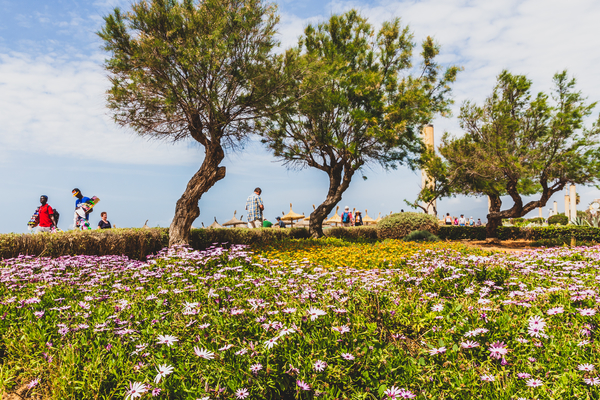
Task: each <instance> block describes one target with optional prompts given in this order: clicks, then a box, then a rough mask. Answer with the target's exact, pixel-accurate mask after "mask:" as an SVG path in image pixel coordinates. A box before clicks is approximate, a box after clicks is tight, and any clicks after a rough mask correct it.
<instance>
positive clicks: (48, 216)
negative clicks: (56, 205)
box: [35, 194, 56, 233]
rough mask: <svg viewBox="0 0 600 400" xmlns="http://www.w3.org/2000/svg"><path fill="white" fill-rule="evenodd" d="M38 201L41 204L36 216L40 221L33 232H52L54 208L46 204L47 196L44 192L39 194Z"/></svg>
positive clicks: (54, 222)
mask: <svg viewBox="0 0 600 400" xmlns="http://www.w3.org/2000/svg"><path fill="white" fill-rule="evenodd" d="M40 203H41V204H42V205H41V206H40V208H39V209H38V218H39V221H40V222H39V224H38V226H37V227H36V228H35V233H39V232H52V227H53V226H56V220H55V219H54V210H53V209H52V207H50V205H49V204H48V196H46V195H45V194H43V195H41V196H40Z"/></svg>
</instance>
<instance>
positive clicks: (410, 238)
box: [403, 231, 440, 242]
mask: <svg viewBox="0 0 600 400" xmlns="http://www.w3.org/2000/svg"><path fill="white" fill-rule="evenodd" d="M403 240H404V241H405V242H439V240H440V238H439V237H437V236H436V235H434V234H433V233H431V232H428V231H413V232H411V233H409V234H408V235H406V236H405V237H404V239H403Z"/></svg>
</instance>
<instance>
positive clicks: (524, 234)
mask: <svg viewBox="0 0 600 400" xmlns="http://www.w3.org/2000/svg"><path fill="white" fill-rule="evenodd" d="M324 233H325V236H328V237H335V238H340V239H346V240H354V241H376V240H377V233H378V231H377V228H375V227H372V226H363V227H353V228H331V229H325V230H324ZM498 236H499V238H500V239H501V240H515V239H526V240H531V241H541V242H544V241H546V243H549V244H551V243H563V242H564V243H570V240H571V237H572V236H574V237H575V239H576V240H577V241H580V242H588V243H590V242H596V243H600V228H594V227H591V226H547V227H534V228H519V227H506V226H504V227H499V228H498ZM191 237H192V240H191V243H190V245H191V246H192V247H193V248H195V249H205V248H206V247H209V246H210V245H212V244H214V243H231V244H265V243H273V242H276V241H281V240H285V239H290V238H293V239H304V238H308V237H309V234H308V229H306V228H286V229H272V228H261V229H194V230H192V232H191ZM438 237H439V238H440V239H442V240H463V239H474V240H484V239H485V227H483V226H474V227H468V226H445V225H444V226H440V229H439V233H438ZM168 243H169V231H168V229H167V228H151V229H110V230H101V231H96V230H95V231H87V232H81V231H68V232H60V233H39V234H35V235H32V234H15V233H9V234H0V259H3V258H13V257H17V256H19V255H20V254H22V255H31V256H47V257H58V256H63V255H112V254H115V255H126V256H128V257H130V258H132V259H140V260H143V259H145V258H146V256H147V255H149V254H154V253H156V252H158V251H159V250H161V249H162V248H164V247H166V246H167V245H168Z"/></svg>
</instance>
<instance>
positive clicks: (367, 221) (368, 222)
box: [362, 209, 377, 225]
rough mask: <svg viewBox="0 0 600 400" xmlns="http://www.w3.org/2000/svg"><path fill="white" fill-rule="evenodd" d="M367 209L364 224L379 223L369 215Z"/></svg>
mask: <svg viewBox="0 0 600 400" xmlns="http://www.w3.org/2000/svg"><path fill="white" fill-rule="evenodd" d="M367 211H368V210H366V209H365V216H364V217H363V219H362V220H363V224H365V225H375V224H376V223H377V221H375V220H374V219H373V218H371V217H369V214H367Z"/></svg>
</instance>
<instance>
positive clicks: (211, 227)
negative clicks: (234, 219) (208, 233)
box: [208, 217, 224, 229]
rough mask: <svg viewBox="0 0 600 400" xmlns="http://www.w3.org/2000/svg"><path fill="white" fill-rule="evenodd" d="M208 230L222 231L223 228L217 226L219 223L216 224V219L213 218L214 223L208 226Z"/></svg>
mask: <svg viewBox="0 0 600 400" xmlns="http://www.w3.org/2000/svg"><path fill="white" fill-rule="evenodd" d="M208 229H224V228H223V227H222V226H221V225H219V223H218V222H217V217H215V222H213V223H212V224H210V226H209V227H208Z"/></svg>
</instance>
